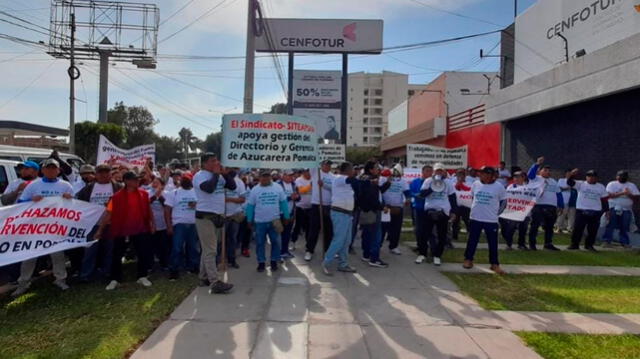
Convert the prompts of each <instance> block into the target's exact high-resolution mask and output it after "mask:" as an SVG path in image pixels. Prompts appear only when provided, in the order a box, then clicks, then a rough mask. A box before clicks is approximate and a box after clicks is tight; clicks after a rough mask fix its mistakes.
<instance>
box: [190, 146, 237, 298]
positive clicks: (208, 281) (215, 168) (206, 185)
mask: <svg viewBox="0 0 640 359" xmlns="http://www.w3.org/2000/svg"><path fill="white" fill-rule="evenodd" d="M200 163H201V164H202V169H201V170H200V171H198V173H196V174H195V176H193V188H194V190H195V191H196V199H197V202H196V229H197V231H198V239H199V240H200V250H201V256H200V275H199V277H200V285H201V286H206V285H211V293H214V294H223V293H227V292H229V291H230V290H231V288H233V285H232V284H230V283H225V282H223V281H222V280H220V277H219V276H218V269H217V264H216V252H217V247H218V240H219V239H220V238H222V227H223V226H224V224H225V191H226V190H231V191H233V190H235V189H236V182H235V181H234V180H233V177H235V173H233V172H231V173H230V172H229V171H227V170H226V169H224V168H223V167H222V165H221V164H220V161H219V160H218V158H217V157H216V155H215V154H213V153H205V154H203V155H202V156H200Z"/></svg>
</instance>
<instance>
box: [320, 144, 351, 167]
mask: <svg viewBox="0 0 640 359" xmlns="http://www.w3.org/2000/svg"><path fill="white" fill-rule="evenodd" d="M318 157H319V160H320V162H322V161H325V160H331V161H332V162H333V163H337V164H340V163H342V162H345V161H346V160H347V154H346V146H345V145H340V144H337V145H323V144H320V145H318Z"/></svg>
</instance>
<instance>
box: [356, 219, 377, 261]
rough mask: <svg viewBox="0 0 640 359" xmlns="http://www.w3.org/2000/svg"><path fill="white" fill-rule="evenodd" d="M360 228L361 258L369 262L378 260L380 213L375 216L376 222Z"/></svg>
mask: <svg viewBox="0 0 640 359" xmlns="http://www.w3.org/2000/svg"><path fill="white" fill-rule="evenodd" d="M361 227H362V257H364V258H367V259H369V261H371V262H377V261H379V260H380V246H381V245H382V224H381V222H380V212H379V211H378V213H377V214H376V222H375V223H373V224H367V225H361Z"/></svg>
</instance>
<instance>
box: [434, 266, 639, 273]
mask: <svg viewBox="0 0 640 359" xmlns="http://www.w3.org/2000/svg"><path fill="white" fill-rule="evenodd" d="M500 267H502V269H503V270H504V271H505V272H507V273H509V274H575V275H619V276H640V268H638V267H602V266H560V265H524V264H502V265H500ZM438 270H439V271H441V272H455V273H490V274H492V273H493V272H492V271H491V270H490V269H489V265H488V264H475V265H474V267H473V268H471V269H464V268H462V263H443V264H442V265H441V266H440V267H438Z"/></svg>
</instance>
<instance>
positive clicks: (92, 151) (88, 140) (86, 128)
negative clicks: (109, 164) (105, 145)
mask: <svg viewBox="0 0 640 359" xmlns="http://www.w3.org/2000/svg"><path fill="white" fill-rule="evenodd" d="M75 131H76V154H77V155H78V156H80V157H82V158H83V159H84V160H85V161H87V162H89V163H95V161H96V157H97V150H98V142H99V139H100V135H104V136H105V137H106V138H107V139H108V140H109V141H111V142H112V143H113V144H114V145H116V146H121V145H122V142H123V141H124V138H125V132H124V129H123V128H122V127H121V126H118V125H117V124H115V123H95V122H90V121H85V122H80V123H76V125H75Z"/></svg>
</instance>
